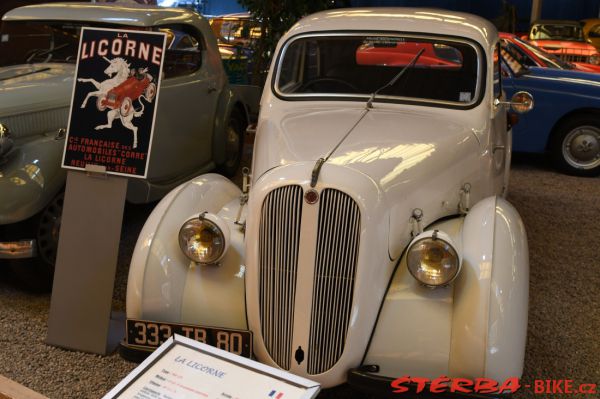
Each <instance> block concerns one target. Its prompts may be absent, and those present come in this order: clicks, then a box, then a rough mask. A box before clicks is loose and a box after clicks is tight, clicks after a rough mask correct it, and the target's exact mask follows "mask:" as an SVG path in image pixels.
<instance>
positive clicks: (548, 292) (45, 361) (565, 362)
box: [0, 157, 600, 399]
mask: <svg viewBox="0 0 600 399" xmlns="http://www.w3.org/2000/svg"><path fill="white" fill-rule="evenodd" d="M509 200H510V201H511V202H512V203H513V204H514V205H515V206H516V207H517V209H518V210H519V212H520V213H521V215H522V217H523V219H524V221H525V225H526V228H527V234H528V237H529V246H530V263H531V279H530V305H529V331H528V342H527V354H526V359H525V373H524V376H523V378H524V383H528V384H533V382H534V380H536V379H571V380H574V382H575V383H576V384H580V383H595V384H598V383H600V360H599V359H600V310H599V307H600V306H599V305H600V179H598V178H593V179H583V178H577V177H570V176H565V175H562V174H559V173H557V172H555V171H554V170H552V169H551V168H550V167H549V166H547V165H546V163H545V161H544V160H543V159H541V158H531V157H520V158H518V159H516V160H515V161H514V164H513V173H512V180H511V191H510V195H509ZM151 209H152V206H127V208H126V215H125V228H124V231H123V237H122V246H121V252H120V258H119V267H118V272H117V279H116V283H115V294H114V306H115V308H116V309H123V308H124V302H125V286H126V280H127V265H128V264H129V259H130V256H131V251H132V249H133V245H134V244H135V239H136V237H137V234H138V232H139V229H140V228H141V226H142V224H143V222H144V220H145V218H146V217H147V215H148V213H149V212H150V210H151ZM0 274H1V275H0V328H1V334H0V374H2V375H4V376H6V377H8V378H11V379H13V380H16V381H17V382H19V383H21V384H23V385H25V386H27V387H29V388H31V389H33V390H36V391H38V392H40V393H42V394H44V395H47V396H48V397H50V398H53V399H68V398H98V397H100V396H102V395H103V394H104V393H106V392H107V391H108V390H109V389H110V388H112V387H113V386H114V385H116V384H117V383H118V382H119V381H120V380H121V379H122V378H123V377H124V376H125V375H127V373H128V372H129V371H130V370H132V369H133V368H134V366H135V365H134V364H133V363H129V362H126V361H124V360H122V359H121V358H119V356H118V355H116V354H115V355H112V356H108V357H100V356H96V355H89V354H83V353H77V352H70V351H65V350H62V349H57V348H53V347H50V346H47V345H45V344H44V339H45V336H46V322H47V317H48V307H49V304H50V297H49V295H32V294H29V293H27V292H25V291H23V290H21V289H19V288H18V287H17V285H16V283H15V282H14V281H12V280H11V278H10V276H8V274H7V273H5V272H4V271H2V273H0ZM322 397H325V398H348V397H353V398H361V397H362V396H361V395H360V394H357V393H352V392H351V391H350V390H349V389H348V388H347V387H340V388H337V389H334V390H329V391H326V392H324V393H323V394H322ZM514 397H515V398H516V399H521V398H534V397H537V398H541V397H544V398H557V399H558V398H568V397H574V395H567V394H552V395H549V394H544V395H535V394H534V393H533V392H532V390H527V389H524V390H521V391H519V392H518V393H517V394H516V395H515V396H514ZM575 397H578V398H583V397H589V398H591V397H600V395H594V396H592V395H589V396H587V395H575Z"/></svg>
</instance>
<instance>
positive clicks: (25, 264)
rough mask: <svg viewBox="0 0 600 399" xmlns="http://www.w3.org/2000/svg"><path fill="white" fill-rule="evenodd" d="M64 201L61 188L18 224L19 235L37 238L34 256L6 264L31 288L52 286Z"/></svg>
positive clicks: (42, 290) (38, 289) (41, 289)
mask: <svg viewBox="0 0 600 399" xmlns="http://www.w3.org/2000/svg"><path fill="white" fill-rule="evenodd" d="M63 202H64V192H62V191H61V192H60V193H59V194H58V195H56V196H55V197H54V198H53V199H52V201H50V203H49V204H48V205H46V207H45V208H44V209H43V210H42V211H41V212H40V213H38V214H37V215H35V216H33V217H32V218H30V219H29V220H27V221H26V222H25V223H23V224H21V225H20V229H21V231H22V233H21V235H23V234H25V235H23V237H27V236H33V237H35V238H36V244H37V248H36V249H37V256H36V257H34V258H28V259H12V260H10V261H9V265H10V268H11V270H12V272H13V274H14V275H15V276H16V277H17V279H18V280H19V281H20V282H21V283H22V285H23V286H24V287H25V288H26V289H28V290H30V291H34V292H48V291H50V290H51V289H52V281H53V278H54V264H55V262H56V253H57V250H58V234H59V231H60V223H61V218H62V210H63Z"/></svg>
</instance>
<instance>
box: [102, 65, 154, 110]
mask: <svg viewBox="0 0 600 399" xmlns="http://www.w3.org/2000/svg"><path fill="white" fill-rule="evenodd" d="M142 95H144V97H145V98H146V100H147V101H149V102H152V100H153V99H154V96H155V95H156V85H155V84H154V83H152V77H151V76H150V75H148V74H147V73H145V72H143V71H137V72H133V73H132V75H131V76H130V77H128V78H127V80H125V81H124V82H123V83H121V84H120V85H118V86H117V87H115V88H113V89H111V90H110V91H109V92H108V93H107V95H106V96H99V97H98V100H97V102H96V106H97V107H98V110H99V111H104V110H105V109H106V108H107V107H108V108H110V109H118V110H119V112H120V113H121V115H123V116H128V115H129V114H130V113H131V112H132V111H133V101H135V100H137V99H138V98H140V96H142Z"/></svg>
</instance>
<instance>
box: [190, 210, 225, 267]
mask: <svg viewBox="0 0 600 399" xmlns="http://www.w3.org/2000/svg"><path fill="white" fill-rule="evenodd" d="M228 233H229V230H228V229H227V225H225V224H224V223H223V222H222V221H221V220H220V218H219V217H218V216H216V215H213V214H207V213H204V214H201V215H200V216H199V217H198V218H194V219H190V220H188V221H187V222H185V223H184V224H183V226H181V229H180V230H179V247H180V248H181V250H182V251H183V253H184V254H185V256H187V257H188V258H189V259H190V260H192V261H193V262H196V263H202V264H215V263H217V262H218V261H219V260H220V259H221V258H222V257H223V255H224V254H225V252H226V250H227V244H228V243H227V240H228V237H227V236H228Z"/></svg>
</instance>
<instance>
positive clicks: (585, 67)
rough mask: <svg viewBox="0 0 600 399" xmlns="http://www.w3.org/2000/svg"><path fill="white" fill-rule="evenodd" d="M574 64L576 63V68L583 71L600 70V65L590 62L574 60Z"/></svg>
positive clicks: (596, 71) (595, 71)
mask: <svg viewBox="0 0 600 399" xmlns="http://www.w3.org/2000/svg"><path fill="white" fill-rule="evenodd" d="M572 64H574V65H575V68H576V69H577V70H578V71H581V72H594V73H598V72H600V65H594V64H588V63H585V62H573V63H572Z"/></svg>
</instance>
